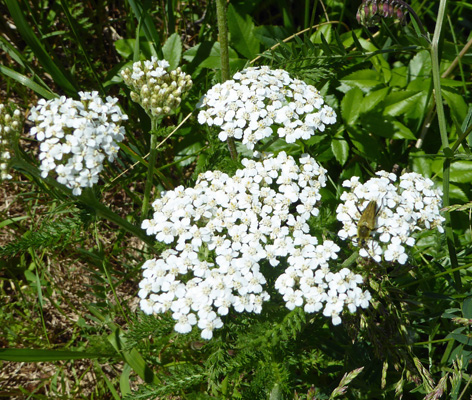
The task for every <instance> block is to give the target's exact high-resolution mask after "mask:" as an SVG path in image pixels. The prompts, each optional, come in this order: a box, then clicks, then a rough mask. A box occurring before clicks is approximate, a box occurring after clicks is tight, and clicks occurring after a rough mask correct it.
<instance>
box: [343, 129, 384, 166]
mask: <svg viewBox="0 0 472 400" xmlns="http://www.w3.org/2000/svg"><path fill="white" fill-rule="evenodd" d="M348 133H349V137H350V138H351V141H352V143H353V144H354V146H355V148H356V149H357V150H358V151H359V152H360V153H361V154H362V155H363V156H364V157H366V158H367V159H369V160H370V161H376V162H378V161H379V160H380V159H381V157H382V156H383V154H382V152H379V148H380V146H381V145H380V143H379V141H378V139H377V138H376V136H375V135H374V134H372V133H370V132H366V131H365V130H364V131H359V130H354V129H348Z"/></svg>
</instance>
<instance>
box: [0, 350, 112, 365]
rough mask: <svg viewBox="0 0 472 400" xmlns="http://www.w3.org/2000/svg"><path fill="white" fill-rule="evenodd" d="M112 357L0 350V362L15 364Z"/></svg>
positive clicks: (99, 354) (95, 354) (60, 352)
mask: <svg viewBox="0 0 472 400" xmlns="http://www.w3.org/2000/svg"><path fill="white" fill-rule="evenodd" d="M99 357H106V358H109V357H113V356H112V355H110V354H102V353H97V352H91V353H87V352H81V351H67V350H47V349H0V360H3V361H15V362H42V361H43V362H50V361H59V360H65V361H67V360H81V359H84V358H99Z"/></svg>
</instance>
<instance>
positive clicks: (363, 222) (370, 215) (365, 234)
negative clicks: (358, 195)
mask: <svg viewBox="0 0 472 400" xmlns="http://www.w3.org/2000/svg"><path fill="white" fill-rule="evenodd" d="M379 210H380V207H379V208H377V202H376V201H375V200H371V201H369V204H367V207H366V208H365V209H364V211H362V213H361V217H360V218H359V222H358V223H357V240H358V242H359V246H360V247H362V248H365V247H366V241H367V239H369V237H370V233H371V232H372V231H373V230H375V225H376V217H377V214H378V211H379Z"/></svg>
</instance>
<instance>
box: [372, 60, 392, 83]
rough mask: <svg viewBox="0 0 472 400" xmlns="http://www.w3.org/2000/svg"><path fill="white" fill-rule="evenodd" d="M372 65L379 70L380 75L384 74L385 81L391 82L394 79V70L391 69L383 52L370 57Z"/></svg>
mask: <svg viewBox="0 0 472 400" xmlns="http://www.w3.org/2000/svg"><path fill="white" fill-rule="evenodd" d="M370 61H371V62H372V65H373V66H374V68H375V69H376V70H377V71H378V72H379V74H380V76H383V83H388V82H390V79H392V71H391V69H390V64H389V63H388V61H387V60H386V59H385V58H384V56H383V54H378V55H375V56H373V57H371V58H370Z"/></svg>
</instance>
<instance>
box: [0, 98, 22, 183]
mask: <svg viewBox="0 0 472 400" xmlns="http://www.w3.org/2000/svg"><path fill="white" fill-rule="evenodd" d="M22 126H23V114H22V113H21V111H20V110H18V109H17V110H15V111H13V112H10V110H8V108H7V106H5V105H4V104H0V180H2V181H3V180H7V179H11V178H12V176H11V175H10V174H9V172H8V171H9V169H10V163H11V157H12V152H13V149H12V147H13V142H14V141H15V140H17V139H18V136H19V134H20V132H21V129H22Z"/></svg>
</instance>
